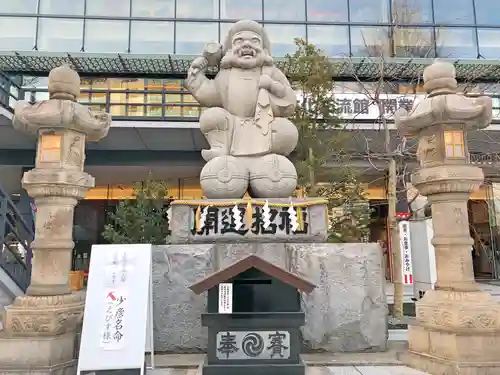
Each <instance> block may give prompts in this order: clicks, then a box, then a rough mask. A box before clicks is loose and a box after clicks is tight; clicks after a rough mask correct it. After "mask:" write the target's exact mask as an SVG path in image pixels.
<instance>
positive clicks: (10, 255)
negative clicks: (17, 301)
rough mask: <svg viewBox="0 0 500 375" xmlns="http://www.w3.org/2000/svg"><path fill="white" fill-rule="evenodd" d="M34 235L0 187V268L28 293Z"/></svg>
mask: <svg viewBox="0 0 500 375" xmlns="http://www.w3.org/2000/svg"><path fill="white" fill-rule="evenodd" d="M33 238H34V233H33V230H32V228H30V227H29V226H28V224H27V223H26V221H25V220H24V219H23V217H22V215H21V213H20V212H19V211H18V209H17V207H16V205H15V204H14V202H12V200H11V199H10V198H9V196H8V195H7V193H6V192H5V191H4V190H3V189H2V187H1V186H0V245H1V246H2V247H1V252H0V267H1V268H2V269H3V270H4V271H5V272H6V273H7V274H8V275H9V276H10V278H11V279H12V280H13V281H14V282H15V283H16V284H17V286H19V288H21V289H22V290H23V291H26V288H27V287H28V285H29V283H30V277H31V259H32V257H33V253H32V250H31V248H30V244H31V242H32V241H33Z"/></svg>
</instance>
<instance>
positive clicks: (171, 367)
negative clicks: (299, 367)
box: [148, 341, 426, 375]
mask: <svg viewBox="0 0 500 375" xmlns="http://www.w3.org/2000/svg"><path fill="white" fill-rule="evenodd" d="M407 346H408V344H407V343H406V342H402V341H394V342H389V343H388V350H387V351H385V352H382V353H370V352H365V353H335V354H332V353H312V354H303V355H302V356H301V357H302V359H303V360H304V362H305V363H306V364H307V365H308V368H307V373H306V375H426V374H425V373H423V372H420V371H417V370H413V369H411V368H408V367H405V366H403V364H402V363H401V362H399V361H398V359H397V354H398V353H399V352H402V351H404V350H406V348H407ZM204 359H205V355H204V354H159V355H158V354H157V355H156V356H155V364H156V369H155V370H149V371H148V375H201V373H200V372H199V370H198V367H199V366H200V364H201V363H203V361H204Z"/></svg>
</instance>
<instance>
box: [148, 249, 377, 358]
mask: <svg viewBox="0 0 500 375" xmlns="http://www.w3.org/2000/svg"><path fill="white" fill-rule="evenodd" d="M249 254H257V255H259V256H261V257H263V258H264V259H266V260H268V261H270V262H272V263H274V264H276V265H278V266H280V267H282V268H284V269H287V270H289V271H292V272H295V273H297V274H298V275H300V276H303V277H306V278H308V279H310V280H311V281H313V282H314V283H315V284H316V285H317V288H316V290H315V291H314V292H313V293H311V294H310V295H303V305H304V311H305V313H306V325H305V326H304V327H303V329H302V332H303V339H304V344H305V346H306V348H307V349H309V350H324V351H331V352H339V351H366V350H373V351H376V350H385V348H386V343H387V303H386V298H385V290H384V287H385V282H384V275H383V270H382V252H381V249H380V247H379V246H378V245H377V244H320V243H316V244H314V243H307V244H279V243H268V244H267V243H241V244H185V245H164V246H156V247H155V248H154V251H153V294H154V295H153V299H154V301H153V303H154V331H155V350H156V351H160V352H196V351H204V350H205V349H206V346H207V333H206V330H205V328H203V327H201V323H200V314H201V313H202V312H203V311H204V309H205V305H206V294H202V295H200V296H197V295H195V294H194V293H193V292H191V291H190V290H189V289H188V287H189V286H190V285H191V284H193V283H195V282H196V281H198V280H200V279H203V278H204V277H206V276H207V275H209V274H210V273H212V272H215V271H218V270H219V269H221V268H223V267H225V266H227V265H229V264H231V263H233V262H235V261H237V260H239V259H241V258H243V257H245V256H247V255H249Z"/></svg>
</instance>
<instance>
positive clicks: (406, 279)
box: [399, 220, 413, 285]
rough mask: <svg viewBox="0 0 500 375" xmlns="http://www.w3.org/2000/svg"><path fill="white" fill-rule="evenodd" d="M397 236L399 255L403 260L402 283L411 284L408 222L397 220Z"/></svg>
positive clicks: (411, 271)
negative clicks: (398, 239)
mask: <svg viewBox="0 0 500 375" xmlns="http://www.w3.org/2000/svg"><path fill="white" fill-rule="evenodd" d="M399 238H400V247H401V255H402V257H401V258H402V261H403V267H402V272H403V284H405V285H412V284H413V266H412V263H411V242H410V222H409V221H406V220H404V221H400V222H399Z"/></svg>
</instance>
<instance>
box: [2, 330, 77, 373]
mask: <svg viewBox="0 0 500 375" xmlns="http://www.w3.org/2000/svg"><path fill="white" fill-rule="evenodd" d="M75 344H76V340H75V332H68V333H65V334H62V335H57V336H52V337H47V336H31V337H12V336H9V335H8V334H7V333H5V332H0V374H2V375H19V374H36V375H72V374H75V373H76V369H77V360H76V359H75V358H76V357H75Z"/></svg>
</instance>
